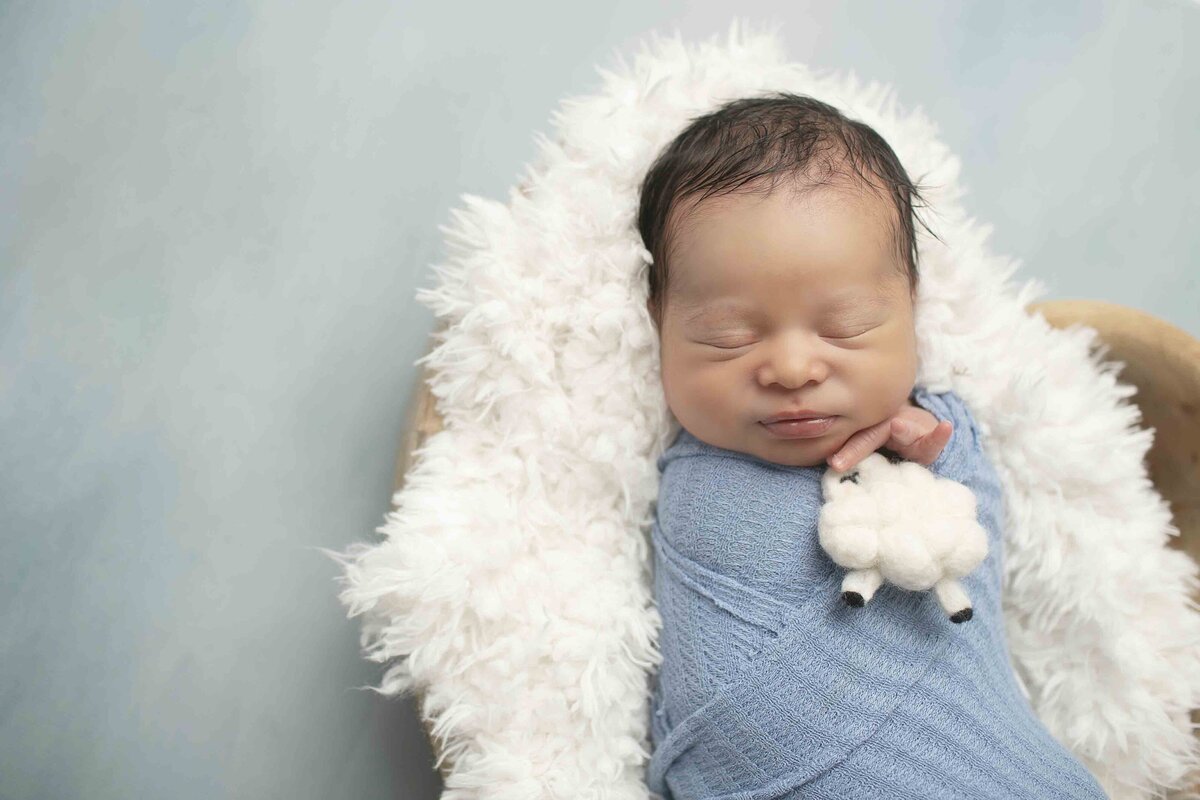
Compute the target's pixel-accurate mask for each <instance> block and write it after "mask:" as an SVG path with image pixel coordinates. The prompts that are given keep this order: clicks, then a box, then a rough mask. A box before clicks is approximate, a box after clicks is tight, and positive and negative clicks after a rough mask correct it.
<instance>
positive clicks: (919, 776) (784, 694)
mask: <svg viewBox="0 0 1200 800" xmlns="http://www.w3.org/2000/svg"><path fill="white" fill-rule="evenodd" d="M912 400H913V402H914V403H916V404H917V405H919V406H921V407H922V408H925V409H927V410H928V411H929V412H930V413H932V414H933V415H934V416H935V417H937V418H939V419H948V420H950V421H951V422H953V423H954V432H953V434H952V436H951V439H950V441H949V443H948V444H947V445H946V448H945V449H944V450H943V451H942V453H941V455H940V456H939V457H938V459H937V461H935V462H934V463H933V464H931V465H930V469H931V470H933V471H934V472H935V473H936V474H938V475H941V476H945V477H949V478H952V479H954V480H956V481H959V482H960V483H963V484H965V485H966V486H968V487H969V488H970V489H971V490H972V491H973V492H974V493H975V495H976V498H977V504H978V517H979V521H980V524H981V525H982V526H983V527H984V528H985V529H986V530H987V533H988V550H989V552H988V556H987V558H986V560H985V561H984V562H983V563H982V564H980V565H979V567H977V568H976V569H975V571H973V572H972V573H970V574H968V575H967V576H966V577H965V578H964V579H963V580H962V584H963V586H964V588H965V589H966V591H967V593H968V594H969V595H970V597H971V601H972V607H973V609H974V617H973V618H972V619H970V620H967V621H966V622H963V623H958V624H956V623H954V622H951V621H950V619H949V618H948V617H947V615H946V613H945V612H944V611H943V609H942V608H941V606H940V605H939V604H938V602H937V597H936V596H935V595H934V593H933V592H932V591H927V592H910V591H907V590H904V589H900V588H897V587H895V586H891V585H889V584H884V585H883V586H881V587H880V588H879V590H878V591H877V592H876V594H875V596H874V597H873V598H872V599H871V601H870V602H869V603H867V604H866V605H865V606H863V607H861V608H853V607H850V606H847V605H846V604H845V603H844V602H843V600H842V599H841V591H840V587H841V581H842V578H843V576H844V572H845V571H844V570H843V568H841V567H839V566H837V564H835V563H834V562H833V561H832V560H831V559H830V558H829V557H828V555H826V553H825V551H824V550H822V549H821V546H820V544H819V543H818V541H817V517H818V512H819V510H820V506H821V502H822V492H821V484H820V480H821V476H822V474H823V473H824V470H825V466H824V465H821V466H816V467H788V466H782V465H779V464H774V463H772V462H769V461H765V460H763V459H760V458H757V457H755V456H752V455H749V454H746V453H739V452H735V451H731V450H725V449H722V448H719V447H714V446H712V445H709V444H707V443H705V442H702V441H700V440H699V439H697V438H696V437H695V436H693V435H692V434H691V433H689V432H688V431H687V430H686V429H684V430H682V431H681V432H680V434H679V436H678V437H677V438H676V439H675V441H674V442H673V443H672V444H671V446H670V447H669V448H667V450H666V451H665V452H664V453H663V454H662V456H661V457H660V458H659V461H658V468H659V471H660V472H661V473H662V474H661V484H660V490H659V496H658V503H657V508H656V519H655V522H654V525H653V528H652V536H653V542H654V592H655V601H656V603H657V605H658V609H659V612H660V614H661V615H662V618H663V628H662V631H661V634H660V640H659V641H660V647H661V650H662V654H663V662H662V664H661V666H660V667H659V669H658V670H657V671H656V673H655V676H654V678H655V679H654V681H653V695H652V702H651V736H652V741H653V745H654V752H653V756H652V758H651V760H650V764H649V768H648V770H647V785H648V786H649V788H650V789H651V791H652V792H654V793H656V794H658V795H660V796H662V797H664V798H668V799H669V800H696V799H698V798H707V799H709V800H711V799H713V798H728V799H730V800H732V798H738V800H761V799H762V798H801V797H803V798H831V799H832V798H837V799H838V800H848V799H849V798H889V800H901V799H902V798H913V799H914V800H916V798H921V799H922V800H927V799H928V798H956V800H962V799H963V798H968V799H970V800H976V799H978V800H983V799H984V798H1103V797H1105V794H1104V792H1103V790H1102V789H1101V787H1100V785H1099V784H1098V783H1097V781H1096V780H1095V778H1094V777H1093V776H1092V775H1091V774H1090V773H1089V772H1088V770H1087V769H1086V768H1085V767H1084V765H1083V764H1082V763H1081V762H1080V761H1079V760H1078V759H1076V758H1075V757H1074V756H1073V755H1072V754H1071V753H1070V752H1069V751H1068V750H1067V749H1066V748H1065V747H1064V746H1063V745H1062V744H1061V743H1059V742H1058V741H1057V740H1056V739H1055V738H1054V737H1053V736H1052V735H1051V734H1050V732H1049V731H1048V730H1047V729H1046V728H1045V727H1044V726H1043V725H1042V724H1041V722H1040V721H1039V720H1038V718H1037V716H1036V714H1035V713H1034V711H1033V709H1032V708H1031V707H1030V705H1029V703H1028V701H1026V700H1025V698H1024V696H1023V695H1022V694H1021V691H1020V688H1019V687H1018V685H1017V683H1016V677H1015V675H1014V674H1013V673H1012V669H1011V665H1010V662H1009V656H1008V646H1007V642H1006V640H1005V635H1004V620H1003V619H1002V617H1001V605H1000V592H1001V585H1000V581H1001V575H1002V570H1001V566H1002V558H1003V535H1002V532H1003V523H1004V505H1003V495H1002V490H1001V487H1000V483H999V480H998V478H997V475H996V472H995V469H994V467H993V466H992V465H991V463H990V462H989V460H988V459H987V457H986V454H985V452H984V450H983V449H982V447H981V443H980V434H979V430H978V428H977V426H976V423H975V421H974V419H973V418H972V416H971V414H970V412H969V410H968V409H967V407H966V405H965V404H964V403H963V401H962V399H961V398H960V397H959V396H958V395H957V394H955V393H953V392H941V393H933V392H930V391H928V390H926V389H925V388H924V387H920V386H918V387H915V389H914V391H913V393H912Z"/></svg>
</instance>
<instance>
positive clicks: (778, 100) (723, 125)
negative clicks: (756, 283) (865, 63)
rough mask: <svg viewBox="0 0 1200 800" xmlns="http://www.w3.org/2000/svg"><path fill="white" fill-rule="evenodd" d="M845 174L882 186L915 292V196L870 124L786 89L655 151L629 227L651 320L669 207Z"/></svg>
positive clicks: (662, 274) (727, 110) (657, 312)
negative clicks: (644, 274)
mask: <svg viewBox="0 0 1200 800" xmlns="http://www.w3.org/2000/svg"><path fill="white" fill-rule="evenodd" d="M817 167H823V168H824V171H823V174H817V173H818V170H817V169H816V168H817ZM850 171H853V173H854V175H855V176H857V179H858V182H859V183H860V184H865V185H867V186H869V187H870V188H871V189H873V190H875V191H876V192H878V191H880V190H882V191H884V192H886V193H887V196H888V199H889V200H890V201H891V203H892V205H893V206H894V208H895V209H896V211H897V214H896V215H895V218H894V219H893V220H892V222H891V228H892V237H893V240H894V241H895V246H896V249H897V255H898V256H899V257H900V261H902V262H903V265H904V267H905V270H906V272H907V276H908V282H909V289H910V291H911V292H912V293H913V294H914V295H915V293H916V290H917V279H918V274H917V241H916V235H915V230H916V229H915V226H914V218H917V215H916V211H915V209H916V208H917V207H918V206H924V205H925V202H924V198H922V197H921V194H920V191H919V187H918V186H917V185H916V184H914V183H913V182H912V181H910V180H909V178H908V174H907V173H906V172H905V171H904V167H903V166H902V165H901V164H900V159H899V158H897V157H896V154H895V152H893V151H892V148H891V147H890V146H889V145H888V143H887V142H886V141H885V140H884V139H883V137H882V136H880V135H879V134H878V133H876V132H875V130H874V129H873V128H871V127H870V126H869V125H866V124H864V123H862V122H858V121H856V120H852V119H848V118H847V117H845V116H844V115H843V114H842V113H841V112H840V111H838V110H837V109H836V108H834V107H833V106H831V105H828V104H826V103H822V102H821V101H819V100H815V99H813V98H812V97H808V96H805V95H797V94H791V93H788V92H776V93H774V94H771V95H767V96H763V97H747V98H742V99H739V100H733V101H731V102H728V103H726V104H725V105H723V106H721V107H720V108H718V109H716V110H715V111H712V112H709V113H707V114H704V115H703V116H700V117H696V118H694V119H693V120H692V121H691V123H690V124H689V125H688V126H687V128H685V129H684V130H683V131H682V132H681V133H680V134H679V135H678V136H676V137H675V139H674V140H672V141H671V143H670V144H668V145H667V146H666V148H664V149H663V151H662V152H661V153H660V154H659V155H658V157H657V158H656V159H655V161H654V163H653V164H652V165H651V166H650V169H649V171H648V172H647V173H646V176H645V178H644V179H643V181H642V186H641V198H640V205H639V208H638V217H637V225H638V231H639V232H640V233H641V236H642V242H643V244H644V245H645V246H646V249H647V250H648V251H649V252H650V255H651V257H652V258H653V263H652V264H651V265H650V268H649V281H650V304H651V308H652V315H653V316H654V321H655V324H660V323H661V320H662V312H663V309H664V303H665V301H666V293H667V279H668V276H669V258H668V256H669V254H670V250H671V246H672V238H673V237H672V235H671V234H672V231H670V230H668V226H667V222H668V218H669V217H670V214H671V211H672V209H673V208H676V207H677V206H679V204H681V203H682V201H684V200H685V199H688V198H691V197H694V196H696V195H699V197H698V198H697V199H696V202H697V203H699V202H701V201H703V200H704V199H705V198H707V197H710V196H713V195H718V196H719V195H722V194H728V193H732V192H734V191H737V190H739V189H741V190H742V191H744V192H750V193H755V192H763V189H762V188H761V187H760V186H758V183H759V182H760V179H762V178H766V179H767V181H768V185H767V187H766V189H765V193H766V194H770V192H772V191H774V189H775V185H776V183H777V182H778V180H779V178H780V176H782V177H785V178H794V179H797V180H795V181H794V182H793V184H794V187H793V191H795V192H797V193H803V192H806V191H809V190H811V189H813V188H816V187H817V186H824V185H829V184H831V183H833V182H834V180H835V179H836V180H842V181H846V180H850V179H851V176H850V174H849V172H850ZM800 178H803V179H804V180H802V181H801V180H799V179H800ZM876 181H880V182H881V183H882V184H883V185H882V186H880V185H879V184H877V183H876ZM743 187H745V188H743ZM918 221H919V222H920V224H921V225H922V226H923V227H924V228H925V230H927V231H929V227H928V226H927V225H925V222H924V221H923V220H919V219H918ZM929 233H930V235H933V236H934V237H935V238H937V237H936V234H934V233H933V231H929Z"/></svg>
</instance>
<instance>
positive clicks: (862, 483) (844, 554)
mask: <svg viewBox="0 0 1200 800" xmlns="http://www.w3.org/2000/svg"><path fill="white" fill-rule="evenodd" d="M821 488H822V491H823V492H824V495H825V499H824V504H823V505H822V506H821V512H820V516H819V517H818V520H817V538H818V540H819V541H820V544H821V547H822V548H823V549H824V550H825V552H826V553H827V554H828V555H829V557H830V558H831V559H833V561H834V563H836V564H837V565H838V566H841V567H845V568H846V569H848V570H849V572H847V573H846V577H845V579H844V580H843V581H842V598H843V599H844V600H845V602H846V604H847V605H849V606H854V607H862V606H863V605H865V604H866V603H868V602H870V600H871V598H872V597H873V596H874V595H875V591H876V590H877V589H878V588H879V586H880V585H881V584H882V583H883V582H884V581H885V580H886V581H887V582H888V583H890V584H893V585H895V586H899V587H900V588H902V589H907V590H909V591H926V590H928V589H933V590H934V592H935V593H936V594H937V598H938V602H939V603H941V606H942V608H943V609H944V610H945V611H946V614H947V615H949V617H950V621H951V622H955V623H959V622H965V621H967V620H969V619H971V617H972V616H973V615H974V611H973V610H972V608H971V598H970V597H969V596H968V595H967V592H966V589H964V588H963V585H962V583H960V582H959V580H958V579H959V578H961V577H963V576H964V575H966V574H967V573H969V572H971V571H972V570H973V569H975V568H976V567H977V566H979V564H980V563H982V562H983V560H984V558H986V557H987V553H988V543H987V532H986V531H985V530H984V529H983V527H982V526H981V525H980V524H979V520H978V518H977V516H976V506H975V494H974V492H972V491H971V490H970V489H968V488H967V487H966V486H964V485H963V484H961V483H959V482H958V481H954V480H951V479H949V478H943V477H939V476H937V475H934V474H933V472H931V471H930V470H929V469H928V468H926V467H924V466H922V465H921V464H918V463H916V462H913V461H903V460H891V459H888V458H886V457H885V456H884V455H881V454H880V453H872V454H870V455H869V456H867V457H866V458H864V459H863V460H862V461H860V462H859V463H858V464H856V465H855V466H854V467H852V468H850V469H849V470H846V471H839V470H836V469H834V468H833V467H829V468H828V469H827V470H826V471H825V474H824V476H823V477H822V479H821Z"/></svg>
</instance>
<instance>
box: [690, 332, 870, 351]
mask: <svg viewBox="0 0 1200 800" xmlns="http://www.w3.org/2000/svg"><path fill="white" fill-rule="evenodd" d="M873 330H874V328H868V329H867V330H865V331H863V332H862V333H856V334H854V335H853V336H822V337H821V338H822V339H832V340H834V341H836V342H842V341H848V340H850V339H857V338H858V337H860V336H866V335H867V334H868V333H870V332H871V331H873ZM704 344H706V345H708V346H709V347H715V348H717V349H718V350H741V349H742V348H743V347H749V346H750V345H751V344H753V342H748V343H747V344H735V345H720V344H713V343H712V342H705V343H704Z"/></svg>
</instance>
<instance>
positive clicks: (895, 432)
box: [829, 402, 954, 472]
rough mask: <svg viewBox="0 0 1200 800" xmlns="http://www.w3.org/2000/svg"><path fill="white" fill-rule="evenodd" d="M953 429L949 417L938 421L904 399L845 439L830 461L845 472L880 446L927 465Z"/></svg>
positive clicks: (940, 451)
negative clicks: (887, 414) (885, 415)
mask: <svg viewBox="0 0 1200 800" xmlns="http://www.w3.org/2000/svg"><path fill="white" fill-rule="evenodd" d="M953 430H954V425H953V423H951V422H950V421H949V420H940V421H939V420H938V418H937V417H935V416H934V415H933V414H930V413H929V412H928V411H926V410H925V409H923V408H920V407H918V406H914V405H913V404H912V403H911V402H910V403H905V404H904V405H903V406H902V407H901V408H900V410H899V411H897V412H896V414H895V416H893V417H891V418H890V419H885V420H884V421H883V422H881V423H879V424H878V425H872V426H871V427H870V428H864V429H863V430H861V431H859V432H858V433H856V434H854V435H853V436H851V437H850V438H849V439H847V440H846V443H845V444H844V445H842V449H841V450H838V451H837V452H836V453H834V454H833V456H831V457H830V459H829V465H830V466H832V467H833V468H834V469H836V470H837V471H838V472H845V471H846V470H848V469H850V468H851V467H853V466H854V465H855V464H857V463H858V462H859V461H862V460H863V459H864V458H866V457H867V456H868V455H870V454H871V453H874V452H875V451H876V450H878V449H879V448H880V447H887V448H888V449H889V450H892V451H894V452H895V453H896V454H897V455H899V456H900V457H901V458H905V459H908V460H909V461H916V462H918V463H921V464H924V465H926V466H928V465H930V464H932V463H933V462H934V461H936V460H937V457H938V456H939V455H941V453H942V449H943V448H944V447H945V446H946V443H947V442H949V441H950V434H951V432H953Z"/></svg>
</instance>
